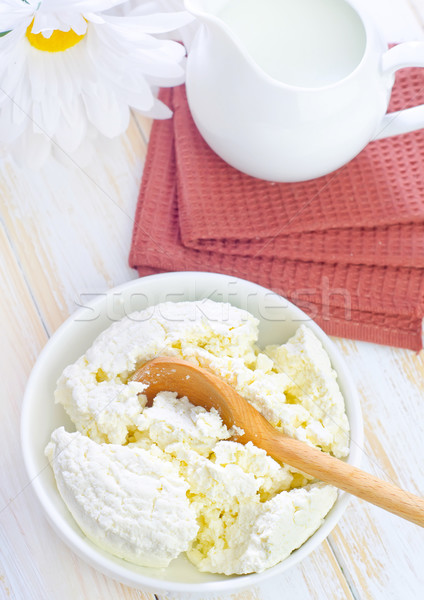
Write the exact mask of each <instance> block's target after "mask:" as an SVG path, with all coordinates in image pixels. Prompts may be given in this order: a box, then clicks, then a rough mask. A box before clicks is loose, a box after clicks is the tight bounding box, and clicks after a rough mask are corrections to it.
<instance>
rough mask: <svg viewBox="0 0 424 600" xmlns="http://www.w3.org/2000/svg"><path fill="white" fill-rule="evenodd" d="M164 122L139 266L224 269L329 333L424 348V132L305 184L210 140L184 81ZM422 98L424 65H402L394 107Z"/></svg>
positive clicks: (140, 232)
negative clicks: (253, 170) (250, 165)
mask: <svg viewBox="0 0 424 600" xmlns="http://www.w3.org/2000/svg"><path fill="white" fill-rule="evenodd" d="M161 98H162V100H163V101H164V102H165V103H166V104H167V105H168V106H170V107H171V108H172V109H173V111H174V116H173V118H172V119H170V120H165V121H155V122H154V124H153V128H152V132H151V137H150V141H149V147H148V154H147V158H146V164H145V169H144V173H143V179H142V185H141V190H140V196H139V200H138V205H137V212H136V218H135V225H134V231H133V240H132V247H131V253H130V264H131V266H133V267H134V268H136V269H137V270H138V272H139V274H140V275H146V274H151V273H157V272H161V271H187V270H189V271H214V272H219V273H226V274H229V275H234V276H236V277H241V278H243V279H249V280H251V281H254V282H256V283H259V284H261V285H263V286H265V287H267V288H270V289H272V290H274V291H276V292H278V293H279V294H281V295H283V296H285V297H287V298H289V299H290V300H291V301H292V302H294V303H295V304H297V305H298V306H299V307H300V308H302V309H303V310H305V312H307V313H308V314H309V315H310V316H311V317H312V318H313V319H315V320H316V321H317V322H318V323H319V324H320V325H321V327H322V328H323V329H324V330H325V331H326V332H327V333H329V334H331V335H337V336H342V337H350V338H354V339H360V340H366V341H371V342H377V343H381V344H388V345H392V346H400V347H406V348H411V349H415V350H419V349H421V348H422V335H421V323H422V318H423V316H424V131H418V132H415V133H409V134H405V135H401V136H397V137H395V138H391V139H387V140H380V141H377V142H372V143H370V144H369V145H368V146H367V147H366V148H365V150H363V151H362V152H361V154H360V155H359V156H357V157H356V158H355V159H354V160H352V161H351V162H350V163H349V164H348V165H345V166H344V167H342V168H340V169H338V170H337V171H335V172H334V173H331V174H330V175H327V176H325V177H320V178H318V179H314V180H312V181H309V182H304V183H270V182H266V181H262V180H259V179H255V178H253V177H249V176H248V175H244V174H242V173H240V172H239V171H237V170H235V169H233V168H232V167H230V166H229V165H227V164H226V163H225V162H224V161H222V160H221V159H220V158H219V157H218V156H217V155H216V154H215V153H214V152H213V151H212V150H211V149H210V148H209V147H208V146H207V144H206V143H205V142H204V140H203V139H202V137H201V136H200V134H199V132H198V131H197V129H196V126H195V125H194V123H193V120H192V118H191V115H190V111H189V108H188V105H187V100H186V96H185V89H184V87H183V86H180V87H177V88H174V89H167V90H162V92H161ZM423 101H424V69H413V68H411V69H404V70H403V71H401V72H400V73H399V74H398V75H397V79H396V84H395V87H394V90H393V93H392V99H391V105H390V108H389V110H391V111H393V110H399V109H401V108H406V107H407V106H413V105H415V104H419V103H420V102H423Z"/></svg>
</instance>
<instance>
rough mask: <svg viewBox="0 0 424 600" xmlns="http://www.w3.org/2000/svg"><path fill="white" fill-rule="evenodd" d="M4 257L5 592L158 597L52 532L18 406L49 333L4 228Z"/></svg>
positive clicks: (19, 596) (1, 511)
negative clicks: (122, 580) (24, 448)
mask: <svg viewBox="0 0 424 600" xmlns="http://www.w3.org/2000/svg"><path fill="white" fill-rule="evenodd" d="M0 255H1V257H2V260H1V261H0V293H1V298H2V302H1V303H0V322H1V324H2V344H1V360H0V377H1V382H2V385H3V390H2V394H1V396H0V403H1V416H2V435H1V436H0V456H1V487H0V556H1V559H0V597H1V598H13V599H16V600H23V599H25V600H50V599H53V598H62V599H63V600H75V598H81V599H84V598H85V599H87V600H92V599H93V598H105V599H106V598H122V599H126V600H136V599H138V600H154V598H153V596H152V595H150V594H144V593H143V592H140V591H136V590H134V589H131V588H129V587H126V586H123V585H121V584H119V583H117V582H115V581H113V580H112V579H110V578H108V577H104V576H103V575H101V574H100V573H98V572H97V571H95V570H94V569H92V568H91V567H89V566H88V565H87V564H86V563H84V562H83V561H82V560H80V559H79V558H78V557H76V556H75V555H74V554H73V553H72V552H71V551H70V550H68V548H67V547H66V546H65V544H64V543H63V542H62V541H61V540H60V539H59V538H58V536H57V535H56V534H55V533H54V532H53V531H52V530H51V528H50V526H49V524H48V523H47V521H46V519H45V517H44V515H43V513H42V510H41V507H39V505H38V501H37V499H36V498H35V496H34V493H33V491H32V489H31V486H30V485H29V482H28V480H27V476H26V473H25V470H24V465H23V462H22V458H21V451H20V438H19V420H20V408H21V402H22V396H23V392H24V388H25V383H26V380H27V378H28V375H29V372H30V370H31V368H32V366H33V364H34V362H35V359H36V357H37V356H38V354H39V352H40V350H41V348H42V346H43V345H44V344H45V342H46V341H47V332H46V329H45V326H44V325H43V323H42V320H41V318H40V314H39V312H38V310H37V307H36V305H35V304H34V300H33V297H32V294H31V291H30V289H29V287H28V282H27V281H26V278H25V274H24V273H23V272H22V268H21V265H20V264H19V262H18V261H17V260H16V258H15V256H14V251H13V248H12V246H11V244H10V241H9V239H8V237H7V235H6V232H5V229H4V226H3V225H2V226H1V227H0Z"/></svg>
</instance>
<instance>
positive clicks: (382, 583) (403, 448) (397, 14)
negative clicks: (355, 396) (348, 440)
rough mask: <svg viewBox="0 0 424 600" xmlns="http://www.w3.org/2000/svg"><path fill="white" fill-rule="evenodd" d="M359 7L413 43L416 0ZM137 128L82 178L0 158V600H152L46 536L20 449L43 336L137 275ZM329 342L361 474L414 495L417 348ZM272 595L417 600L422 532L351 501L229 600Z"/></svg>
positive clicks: (382, 0)
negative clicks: (327, 527) (347, 399)
mask: <svg viewBox="0 0 424 600" xmlns="http://www.w3.org/2000/svg"><path fill="white" fill-rule="evenodd" d="M361 1H362V2H365V3H367V4H368V6H369V8H370V10H371V11H372V12H374V13H375V15H376V18H377V19H378V21H379V23H380V25H381V27H382V29H383V31H384V32H385V35H386V37H387V40H388V41H404V40H407V39H424V0H361ZM423 96H424V90H423ZM149 125H150V124H149V122H148V121H146V120H145V119H143V118H135V117H134V118H133V120H132V122H131V126H130V128H129V130H128V132H127V134H126V135H125V136H123V137H122V138H120V139H117V140H114V141H113V142H111V143H110V146H109V147H107V148H104V147H103V148H99V154H98V157H97V159H96V161H95V163H94V164H92V165H91V166H90V167H89V168H86V169H80V168H78V167H77V166H76V165H75V164H71V163H69V165H67V166H63V165H59V164H57V163H53V162H51V163H49V164H48V165H46V166H45V167H44V168H43V169H42V170H41V171H39V172H36V173H29V172H23V171H21V170H20V169H18V168H17V167H16V166H14V164H13V163H12V162H11V161H10V160H9V159H7V158H4V159H3V160H2V162H1V163H0V193H1V213H2V223H1V230H0V254H1V262H0V285H1V294H2V295H1V303H0V319H1V321H0V322H1V329H2V336H1V350H0V351H1V360H0V369H1V370H0V381H1V385H2V394H1V400H0V402H1V413H0V414H1V417H0V464H1V471H0V472H1V488H0V491H1V495H0V598H1V599H6V598H7V599H8V598H13V599H17V600H32V599H34V600H56V599H59V598H60V600H76V599H77V600H97V599H102V600H109V599H112V598H113V599H116V598H120V599H127V600H130V599H132V600H135V599H136V598H137V599H144V598H148V599H149V600H153V596H151V595H149V594H145V593H143V592H141V591H137V590H134V589H131V588H128V587H125V586H123V585H121V584H119V583H117V582H115V581H113V580H112V579H109V578H107V577H105V576H103V575H101V574H100V573H98V572H96V571H95V570H94V569H92V568H91V567H89V566H87V565H86V564H85V563H84V562H83V561H82V560H80V559H79V558H77V557H76V556H75V555H74V554H73V553H72V552H71V551H70V550H68V548H67V547H66V546H65V545H64V544H63V543H62V541H61V540H60V539H58V538H57V537H56V535H55V534H54V533H53V531H52V530H51V528H50V526H49V525H48V523H47V521H46V519H45V518H44V516H43V514H42V511H41V509H40V507H39V506H38V503H37V500H36V498H35V496H34V493H33V491H32V489H31V486H30V485H28V480H27V476H26V474H25V470H24V465H23V461H22V457H21V453H20V441H19V419H20V409H21V402H22V395H23V391H24V388H25V383H26V380H27V378H28V375H29V373H30V370H31V367H32V366H33V364H34V361H35V360H36V358H37V355H38V354H39V352H40V350H41V348H42V347H43V345H44V344H45V343H46V341H47V339H48V337H49V336H50V335H51V334H52V333H53V332H54V331H55V329H56V328H57V327H58V326H59V325H60V324H61V323H62V322H63V321H64V320H65V319H66V317H67V316H68V315H69V314H70V313H71V312H73V311H74V310H75V309H76V308H77V306H78V305H79V304H81V303H83V302H84V299H85V298H86V297H87V295H92V294H97V293H102V292H104V291H105V290H107V289H108V288H111V287H113V286H115V285H118V284H121V283H123V282H125V281H127V280H129V279H131V278H134V277H136V273H135V272H134V271H133V270H131V269H130V268H129V267H128V262H127V259H128V252H129V245H130V239H131V230H132V226H133V217H134V211H135V203H136V198H137V192H138V186H139V182H140V178H141V175H142V170H143V162H144V158H145V154H146V144H147V139H148V133H149ZM423 176H424V174H423ZM336 343H337V345H338V347H339V348H340V350H341V351H342V352H343V354H344V356H345V358H346V361H347V362H348V364H349V366H350V368H351V370H352V373H353V377H354V379H355V381H356V384H357V386H358V389H359V392H360V395H361V398H362V407H363V412H364V419H365V438H366V443H365V457H364V463H363V466H364V468H365V469H368V470H369V471H371V472H372V473H375V474H377V475H379V476H380V477H382V478H386V479H390V480H392V481H394V482H396V483H397V484H398V485H400V486H402V487H405V488H407V489H409V490H411V491H412V492H414V493H417V494H421V495H423V494H424V460H423V458H424V398H423V396H424V352H421V353H420V354H415V353H414V352H410V351H406V350H398V349H394V348H388V347H383V346H376V345H373V344H365V343H360V342H354V341H348V340H342V339H337V340H336ZM282 597H284V598H290V599H291V600H305V599H326V600H327V599H328V600H336V599H345V598H346V599H349V600H352V599H355V600H364V599H372V600H383V599H384V600H403V599H407V600H419V599H422V598H424V533H423V530H422V529H420V528H419V527H417V526H415V525H412V524H410V523H408V522H406V521H403V520H401V519H399V518H397V517H395V516H392V515H390V514H388V513H385V512H384V511H382V510H380V509H378V508H375V507H373V506H371V505H367V504H366V503H365V502H362V501H360V500H357V499H352V500H351V502H350V504H349V507H348V509H347V510H346V513H345V515H344V517H343V518H342V520H341V521H340V524H339V526H338V527H336V529H335V530H334V531H333V533H332V534H331V535H330V537H329V538H328V539H327V541H325V542H324V543H323V544H322V545H321V546H320V547H319V548H318V549H317V550H316V551H315V552H314V553H313V554H312V555H311V556H310V557H309V558H307V559H306V560H304V561H303V562H302V563H301V564H300V565H299V566H297V567H296V568H294V569H292V570H290V571H289V572H287V573H285V574H283V575H282V576H281V577H279V578H277V579H273V580H271V581H270V582H269V583H268V584H266V585H263V586H262V587H261V588H260V589H259V588H257V589H251V590H249V591H245V592H243V593H240V594H235V595H233V596H232V599H233V600H277V599H279V598H282ZM219 600H221V599H219Z"/></svg>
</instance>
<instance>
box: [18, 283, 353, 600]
mask: <svg viewBox="0 0 424 600" xmlns="http://www.w3.org/2000/svg"><path fill="white" fill-rule="evenodd" d="M202 298H211V299H213V300H216V301H225V302H227V301H228V302H230V303H231V304H233V305H235V306H238V307H240V308H244V309H247V310H249V311H250V312H251V313H252V314H254V315H255V316H256V317H257V318H259V320H260V338H259V343H260V344H261V345H267V344H273V343H283V342H285V341H286V340H287V339H288V338H289V337H290V336H291V335H293V334H294V332H295V331H296V329H297V328H298V327H299V325H300V324H301V323H302V322H306V323H307V324H308V326H309V327H310V328H311V329H312V330H313V331H314V332H315V334H316V335H317V336H318V337H319V339H320V340H321V342H322V344H323V346H324V347H325V349H326V350H327V352H328V354H329V356H330V359H331V362H332V365H333V367H334V369H335V370H336V372H337V374H338V381H339V385H340V387H341V390H342V393H343V396H344V398H345V402H346V411H347V415H348V418H349V422H350V427H351V447H350V456H349V459H348V460H349V463H351V464H355V465H358V464H359V462H360V456H361V450H362V443H363V433H362V418H361V410H360V405H359V401H358V397H357V394H356V391H355V386H354V385H353V383H352V380H351V377H350V374H349V370H348V368H347V367H346V365H345V363H344V360H343V358H342V357H341V355H340V353H339V351H338V350H337V348H336V347H335V346H334V344H333V343H332V341H331V340H330V339H329V338H328V337H327V336H326V335H325V333H324V332H323V331H322V330H321V329H320V328H319V327H318V326H317V325H316V324H315V323H314V322H313V321H311V320H310V319H309V317H307V316H306V315H305V313H303V312H302V311H301V310H299V309H298V308H297V307H295V306H294V305H293V304H291V303H290V302H288V301H287V300H285V299H284V298H282V297H281V296H278V295H276V294H274V293H272V292H270V291H269V290H267V289H265V288H263V287H260V286H258V285H256V284H253V283H251V282H248V281H244V280H242V279H237V278H235V277H229V276H226V275H218V274H215V273H190V272H184V273H164V274H160V275H152V276H149V277H144V278H142V279H137V280H134V281H131V282H129V283H127V284H125V285H122V286H120V287H118V288H115V289H113V290H111V291H110V292H109V293H108V294H102V295H100V297H99V298H97V299H95V300H94V301H92V302H91V303H90V304H88V305H87V306H86V307H84V308H80V309H79V310H78V311H77V312H75V314H73V315H72V316H71V317H70V318H69V319H68V320H67V321H66V322H65V323H64V324H63V325H62V326H61V327H60V328H59V329H58V330H57V331H56V333H55V334H54V335H53V336H52V338H51V339H50V340H49V342H48V343H47V344H46V346H45V348H44V349H43V351H42V352H41V354H40V356H39V358H38V360H37V363H36V365H35V366H34V369H33V371H32V373H31V376H30V378H29V381H28V385H27V389H26V392H25V397H24V402H23V409H22V420H21V436H22V449H23V455H24V460H25V465H26V468H27V471H28V476H29V479H30V480H31V482H32V485H33V488H34V490H35V493H36V495H37V496H38V499H39V501H40V502H41V505H42V507H43V509H44V511H45V514H46V517H47V518H48V520H49V521H50V523H51V524H52V526H53V528H54V529H55V530H56V532H57V533H58V534H59V535H60V536H61V537H62V539H63V540H64V541H65V543H66V544H67V545H68V546H69V547H70V548H72V550H74V551H75V552H76V553H77V554H78V555H79V556H81V557H82V558H83V559H84V560H86V561H87V562H88V563H90V564H91V565H92V566H93V567H95V568H96V569H98V570H99V571H102V572H103V573H105V574H106V575H109V576H111V577H113V578H115V579H117V580H118V581H121V582H122V583H125V584H127V585H130V586H133V587H136V588H141V589H143V590H145V591H150V592H156V593H159V594H161V593H164V594H169V596H170V597H172V598H174V597H176V598H183V599H184V600H189V599H190V600H194V599H196V598H202V600H203V599H204V598H207V597H208V596H209V595H211V594H213V595H219V594H225V593H229V592H234V591H238V590H240V589H243V588H246V587H249V586H253V585H258V584H259V583H260V582H262V581H264V580H266V579H268V578H270V577H274V576H275V575H278V574H279V573H282V572H283V571H285V570H286V569H289V568H290V567H292V566H293V565H295V564H296V563H298V562H299V561H300V560H302V559H303V558H304V557H305V556H307V555H308V554H310V553H311V552H312V551H313V550H314V549H315V548H316V547H317V546H318V545H319V544H320V543H321V542H322V541H323V540H324V538H325V537H326V536H327V535H328V534H329V533H330V531H331V530H332V529H333V527H334V526H335V525H336V523H337V521H338V520H339V519H340V517H341V515H342V513H343V511H344V509H345V507H346V503H347V501H348V496H347V494H344V493H339V497H338V499H337V501H336V503H335V505H334V506H333V508H332V509H331V511H330V512H329V514H328V515H327V517H326V519H325V521H324V523H323V525H322V526H321V527H320V528H319V529H318V530H317V531H316V532H315V533H314V534H313V535H312V536H311V537H310V538H309V540H307V542H305V544H303V545H302V546H301V547H300V548H299V549H298V550H296V551H295V552H293V553H292V554H291V555H290V556H289V557H288V558H287V559H286V560H284V561H283V562H281V563H280V564H278V565H276V566H275V567H272V568H270V569H268V570H266V571H264V572H263V573H255V574H252V575H243V576H233V577H226V576H220V575H212V574H208V573H200V572H199V571H198V570H197V569H196V568H195V567H194V566H193V565H192V564H191V563H190V562H189V561H188V560H187V559H186V558H185V557H180V558H178V559H176V560H174V561H173V562H172V563H171V565H170V566H169V567H168V568H166V569H151V568H143V567H139V566H136V565H133V564H131V563H129V562H126V561H124V560H121V559H119V558H116V557H114V556H112V555H111V554H108V553H106V552H104V551H102V550H101V549H99V548H98V547H97V546H96V545H95V544H93V543H92V542H91V541H90V540H88V539H87V538H86V537H85V535H84V534H83V533H82V531H81V530H80V529H79V527H78V525H77V524H76V523H75V521H74V519H73V518H72V516H71V514H70V513H69V512H68V510H67V508H66V506H65V504H64V503H63V501H62V499H61V497H60V495H59V493H58V490H57V488H56V484H55V481H54V477H53V473H52V470H51V468H50V467H49V465H48V462H47V459H46V458H45V456H44V448H45V446H46V444H47V442H48V441H49V439H50V434H51V432H52V431H53V430H54V429H55V428H56V427H58V426H60V425H64V426H65V428H66V429H67V430H69V431H73V430H74V429H75V428H74V427H73V425H72V423H71V422H70V420H69V419H68V417H67V416H66V414H65V412H64V410H63V408H62V407H61V406H57V405H55V404H54V400H53V391H54V389H55V386H56V381H57V379H58V377H59V375H60V374H61V372H62V370H63V369H64V367H65V366H66V365H68V364H70V363H72V362H73V361H75V360H76V359H77V358H78V357H79V356H80V355H81V354H83V353H84V352H85V350H86V349H87V348H88V347H89V346H90V345H91V343H92V341H93V340H94V338H95V337H96V336H97V335H98V334H99V333H100V332H101V331H103V330H104V329H106V328H107V327H108V326H109V325H110V324H111V323H112V322H113V321H116V320H118V319H120V318H122V317H123V316H124V315H126V314H129V313H131V312H133V311H135V310H142V309H144V308H146V307H147V306H151V305H153V304H157V303H158V302H163V301H175V302H178V301H182V300H199V299H202Z"/></svg>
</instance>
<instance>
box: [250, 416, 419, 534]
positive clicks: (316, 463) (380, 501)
mask: <svg viewBox="0 0 424 600" xmlns="http://www.w3.org/2000/svg"><path fill="white" fill-rule="evenodd" d="M272 429H273V428H272ZM267 433H268V435H266V439H265V440H264V439H263V438H262V440H261V441H262V442H265V443H264V444H262V443H261V446H262V448H264V449H265V450H266V451H267V452H268V454H269V455H270V456H272V457H273V458H274V459H275V460H277V461H278V462H284V463H286V464H289V465H290V466H292V467H294V468H296V469H299V470H301V471H304V472H305V473H308V474H309V475H312V476H313V477H316V478H317V479H320V480H321V481H324V482H326V483H330V484H332V485H334V486H336V487H338V488H340V489H341V490H344V491H345V492H349V494H353V495H354V496H358V498H362V499H363V500H366V501H367V502H371V503H372V504H375V505H376V506H380V507H381V508H384V509H385V510H388V511H390V512H392V513H394V514H395V515H398V516H399V517H402V518H403V519H407V520H408V521H412V522H413V523H416V524H417V525H420V526H421V527H424V498H420V497H419V496H415V495H414V494H411V493H410V492H407V491H405V490H402V489H400V488H398V487H397V486H396V485H393V484H392V483H389V482H387V481H383V480H382V479H379V478H378V477H375V476H374V475H371V474H370V473H366V472H365V471H362V470H361V469H358V468H357V467H354V466H352V465H350V464H348V463H345V462H343V461H342V460H339V459H337V458H334V457H333V456H331V455H329V454H326V453H324V452H321V451H320V450H317V449H316V448H313V447H311V446H308V445H307V444H305V443H304V442H300V441H299V440H295V439H292V438H290V437H287V436H284V435H282V434H277V435H276V434H275V430H273V431H270V430H269V431H268V432H267ZM265 446H266V447H265Z"/></svg>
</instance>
